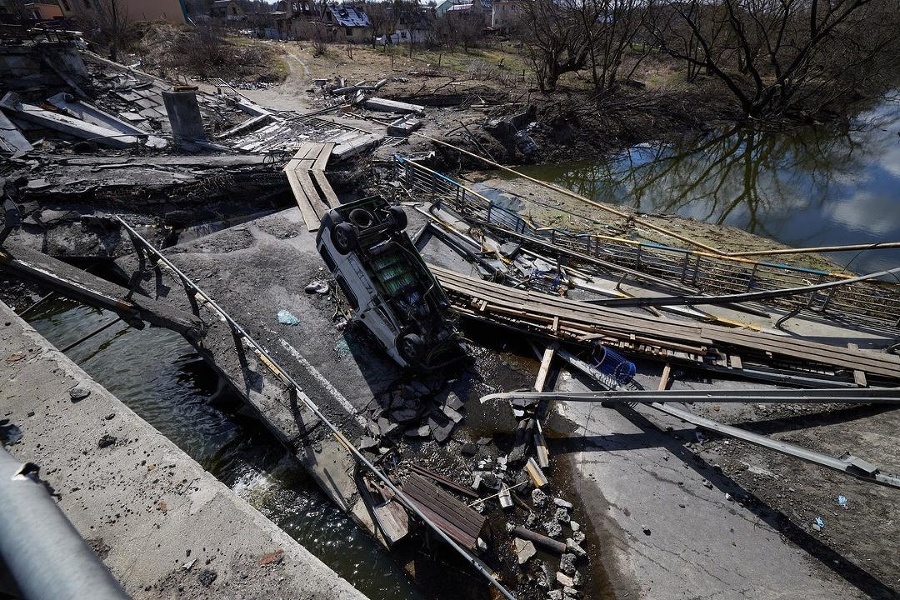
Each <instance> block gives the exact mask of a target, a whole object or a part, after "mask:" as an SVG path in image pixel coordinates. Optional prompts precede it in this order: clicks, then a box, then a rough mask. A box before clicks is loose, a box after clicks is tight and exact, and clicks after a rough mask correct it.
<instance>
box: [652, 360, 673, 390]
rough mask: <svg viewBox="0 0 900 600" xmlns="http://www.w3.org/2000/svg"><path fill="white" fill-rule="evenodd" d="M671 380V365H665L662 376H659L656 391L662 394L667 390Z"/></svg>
mask: <svg viewBox="0 0 900 600" xmlns="http://www.w3.org/2000/svg"><path fill="white" fill-rule="evenodd" d="M671 378H672V365H670V364H669V363H666V365H665V366H664V367H663V371H662V375H660V376H659V386H657V388H656V389H657V390H659V391H660V392H664V391H665V390H667V389H669V383H670V380H671Z"/></svg>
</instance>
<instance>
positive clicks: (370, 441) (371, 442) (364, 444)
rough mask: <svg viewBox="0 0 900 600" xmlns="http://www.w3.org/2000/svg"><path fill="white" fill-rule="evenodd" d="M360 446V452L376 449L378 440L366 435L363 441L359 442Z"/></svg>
mask: <svg viewBox="0 0 900 600" xmlns="http://www.w3.org/2000/svg"><path fill="white" fill-rule="evenodd" d="M358 446H359V449H360V450H367V449H369V448H375V447H376V446H378V440H376V439H375V438H373V437H369V436H367V435H364V436H363V437H362V439H360V440H359V445H358Z"/></svg>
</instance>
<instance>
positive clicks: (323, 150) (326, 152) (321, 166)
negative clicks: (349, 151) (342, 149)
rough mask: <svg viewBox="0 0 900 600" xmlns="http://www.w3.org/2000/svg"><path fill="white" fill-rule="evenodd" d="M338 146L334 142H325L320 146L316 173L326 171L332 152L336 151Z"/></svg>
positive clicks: (315, 166) (315, 165) (314, 167)
mask: <svg viewBox="0 0 900 600" xmlns="http://www.w3.org/2000/svg"><path fill="white" fill-rule="evenodd" d="M335 146H336V144H335V143H334V142H325V143H324V144H320V145H319V155H318V156H317V157H316V163H315V164H314V165H313V169H315V170H316V171H324V170H325V167H326V166H328V159H329V158H331V151H332V150H334V147H335Z"/></svg>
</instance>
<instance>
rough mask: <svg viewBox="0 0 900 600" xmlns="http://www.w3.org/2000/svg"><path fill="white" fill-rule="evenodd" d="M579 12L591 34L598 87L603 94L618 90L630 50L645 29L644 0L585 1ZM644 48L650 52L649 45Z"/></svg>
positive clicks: (592, 57)
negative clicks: (619, 80) (620, 76)
mask: <svg viewBox="0 0 900 600" xmlns="http://www.w3.org/2000/svg"><path fill="white" fill-rule="evenodd" d="M579 13H580V17H581V26H582V27H583V28H584V32H585V35H586V37H587V39H586V42H587V44H588V49H589V53H590V65H591V77H592V80H593V83H594V90H595V91H596V92H598V93H600V94H603V93H607V92H611V91H614V90H615V89H616V87H617V86H618V78H619V70H620V69H621V68H622V66H623V63H624V60H625V56H626V53H627V52H628V51H629V50H630V49H631V48H632V42H633V41H634V38H635V35H636V34H637V32H638V31H640V30H641V29H642V28H643V21H644V15H645V11H644V10H643V8H642V7H641V1H640V0H585V1H584V2H583V3H582V4H581V6H580V10H579ZM642 50H643V52H646V48H644V49H642ZM639 62H640V57H638V59H636V60H635V61H634V64H633V65H632V66H631V71H632V72H633V71H634V69H635V68H636V67H637V65H638V64H639ZM628 75H630V73H629V74H628Z"/></svg>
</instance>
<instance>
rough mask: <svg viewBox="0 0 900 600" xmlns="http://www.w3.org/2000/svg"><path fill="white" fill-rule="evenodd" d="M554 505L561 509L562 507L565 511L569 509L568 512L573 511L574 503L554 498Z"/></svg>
mask: <svg viewBox="0 0 900 600" xmlns="http://www.w3.org/2000/svg"><path fill="white" fill-rule="evenodd" d="M553 504H555V505H557V506H559V507H561V508H565V509H567V510H571V509H572V503H571V502H567V501H565V500H563V499H562V498H554V499H553Z"/></svg>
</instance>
